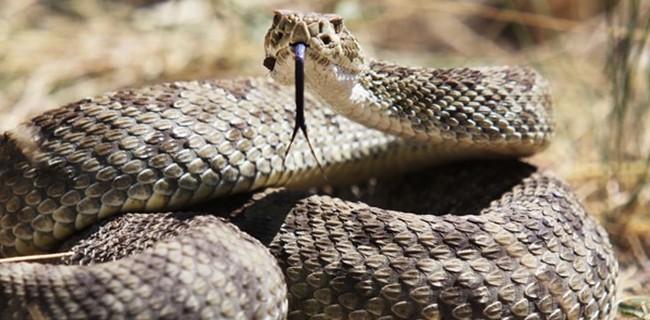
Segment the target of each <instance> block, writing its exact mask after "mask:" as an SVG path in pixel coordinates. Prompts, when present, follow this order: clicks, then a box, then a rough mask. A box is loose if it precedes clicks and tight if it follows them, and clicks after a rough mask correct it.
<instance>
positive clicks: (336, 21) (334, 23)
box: [330, 17, 343, 33]
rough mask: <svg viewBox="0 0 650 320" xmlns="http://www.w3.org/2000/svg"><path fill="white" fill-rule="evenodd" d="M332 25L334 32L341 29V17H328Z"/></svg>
mask: <svg viewBox="0 0 650 320" xmlns="http://www.w3.org/2000/svg"><path fill="white" fill-rule="evenodd" d="M330 23H331V24H332V27H334V32H336V33H339V32H341V30H342V29H343V19H342V18H340V17H336V18H332V19H330Z"/></svg>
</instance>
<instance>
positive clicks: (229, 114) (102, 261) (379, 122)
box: [0, 11, 617, 319]
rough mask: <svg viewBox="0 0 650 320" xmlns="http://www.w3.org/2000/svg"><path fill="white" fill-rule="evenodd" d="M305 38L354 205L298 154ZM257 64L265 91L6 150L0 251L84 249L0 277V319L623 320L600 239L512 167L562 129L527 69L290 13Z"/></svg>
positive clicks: (72, 130) (51, 131)
mask: <svg viewBox="0 0 650 320" xmlns="http://www.w3.org/2000/svg"><path fill="white" fill-rule="evenodd" d="M296 43H304V44H305V45H306V47H307V51H306V58H305V84H306V87H307V89H308V92H307V95H306V97H305V99H306V100H305V106H306V112H307V117H306V118H307V119H306V121H307V123H306V124H307V127H308V128H309V130H310V136H311V142H312V145H313V146H314V149H315V150H314V151H315V153H316V154H317V155H318V156H319V157H320V163H321V164H322V165H323V171H324V173H325V175H326V176H327V178H328V181H327V182H329V183H330V184H331V185H335V186H336V185H343V184H347V183H358V184H357V185H356V186H355V187H353V188H350V187H338V188H334V189H332V190H330V193H331V194H330V195H319V193H313V192H312V191H309V190H308V189H307V188H308V187H309V186H318V185H323V184H324V183H325V182H324V181H323V175H322V173H321V171H319V170H318V167H317V163H316V161H315V160H314V158H313V157H312V156H311V153H310V151H309V149H308V148H307V143H306V140H305V139H304V138H302V137H299V138H298V139H296V141H295V142H294V145H293V146H294V147H292V150H291V152H287V145H288V142H289V141H288V140H289V137H290V133H291V130H292V127H293V122H294V112H293V104H294V99H293V96H292V92H291V90H290V87H288V86H286V85H287V84H289V85H291V84H293V80H294V78H293V71H294V68H293V64H292V61H293V58H294V55H293V51H292V48H293V46H294V45H295V44H296ZM265 50H266V59H265V61H264V65H265V66H266V67H267V68H269V70H270V75H271V78H272V79H271V78H240V79H229V80H214V81H192V82H174V83H166V84H159V85H153V86H149V87H143V88H138V89H124V90H120V91H116V92H112V93H108V94H105V95H100V96H96V97H93V98H87V99H83V100H81V101H79V102H76V103H72V104H69V105H67V106H64V107H62V108H59V109H55V110H52V111H49V112H46V113H44V114H42V115H40V116H37V117H35V118H33V119H32V120H31V121H29V122H26V123H24V124H22V125H20V126H18V127H17V128H16V129H13V130H10V131H8V132H6V133H5V134H4V135H3V136H2V138H1V140H0V160H1V163H0V168H1V169H0V253H1V255H2V256H4V257H12V256H19V255H26V254H34V253H44V252H52V251H56V250H62V251H70V252H72V253H73V254H72V256H70V257H67V258H65V259H63V260H65V261H64V262H66V263H67V264H70V265H59V264H39V263H27V262H19V263H8V262H7V263H0V318H2V319H5V318H9V319H11V318H24V317H32V318H36V319H43V318H54V319H62V318H80V319H83V318H93V319H95V318H136V317H137V318H141V319H145V318H166V319H179V318H183V319H190V318H203V319H215V318H224V319H235V318H236V319H280V318H289V319H605V318H607V317H609V316H611V314H612V313H613V311H614V309H615V291H616V277H617V262H616V260H615V257H614V255H613V250H612V246H611V244H610V242H609V240H608V237H607V234H606V233H605V231H604V230H603V228H602V227H600V226H599V225H598V224H597V222H596V221H595V220H594V219H593V218H591V217H589V216H588V215H587V213H586V212H585V211H584V209H583V207H582V205H581V203H580V201H579V200H578V199H577V197H576V196H575V195H574V194H573V192H572V191H571V190H570V189H569V188H568V187H567V186H566V185H565V184H564V183H563V182H561V181H559V180H558V179H556V178H554V177H553V176H551V175H548V174H546V173H544V172H542V171H540V170H539V169H537V168H535V167H534V166H532V165H529V164H526V163H524V162H521V161H519V160H514V158H518V157H523V156H527V155H530V154H532V153H535V152H538V151H540V150H542V149H543V148H544V147H546V146H547V145H548V143H549V139H550V136H551V133H552V129H553V125H552V121H551V106H550V97H549V94H548V90H547V88H546V84H545V81H544V79H542V78H541V77H540V76H539V75H538V74H537V73H536V72H535V71H533V70H531V69H530V68H526V67H480V68H452V69H429V68H413V67H404V66H399V65H395V64H392V63H388V62H381V61H375V60H370V59H368V58H367V57H365V55H364V54H363V51H362V49H361V47H360V46H359V44H358V42H357V41H356V39H355V38H354V37H353V36H352V35H351V34H350V32H349V31H348V30H347V28H346V27H345V26H344V25H343V21H342V19H341V18H340V17H338V16H336V15H332V14H317V13H301V12H294V11H276V12H275V16H274V20H273V24H272V26H271V28H270V30H269V31H268V33H267V35H266V38H265ZM326 106H329V108H328V107H326ZM348 118H349V119H352V120H354V122H353V121H351V120H348ZM366 126H367V127H370V128H375V129H379V130H374V129H368V128H366ZM285 156H286V161H283V160H285V159H284V157H285ZM479 158H481V159H483V160H480V159H479ZM507 158H510V159H512V160H508V159H507ZM452 160H454V161H453V162H450V161H452ZM443 163H447V164H443ZM432 164H438V165H439V166H437V167H434V168H429V167H431V165H432ZM427 168H429V169H427ZM406 172H412V173H406ZM372 177H377V178H376V179H374V180H368V179H369V178H372ZM292 190H293V191H292ZM321 194H322V193H321ZM345 199H348V200H345ZM207 200H211V201H207ZM179 210H181V211H179ZM164 211H171V212H166V213H163V212H164ZM409 211H410V212H417V213H408V212H409ZM138 212H139V213H138ZM118 213H121V214H118ZM70 237H72V240H68V239H69V238H70ZM79 264H81V266H80V265H79Z"/></svg>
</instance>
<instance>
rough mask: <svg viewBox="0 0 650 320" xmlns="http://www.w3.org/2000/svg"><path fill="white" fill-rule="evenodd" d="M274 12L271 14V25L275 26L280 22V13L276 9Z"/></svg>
mask: <svg viewBox="0 0 650 320" xmlns="http://www.w3.org/2000/svg"><path fill="white" fill-rule="evenodd" d="M274 13H275V15H273V25H272V27H275V26H277V25H278V23H280V20H281V19H282V13H280V12H278V11H276V12H274Z"/></svg>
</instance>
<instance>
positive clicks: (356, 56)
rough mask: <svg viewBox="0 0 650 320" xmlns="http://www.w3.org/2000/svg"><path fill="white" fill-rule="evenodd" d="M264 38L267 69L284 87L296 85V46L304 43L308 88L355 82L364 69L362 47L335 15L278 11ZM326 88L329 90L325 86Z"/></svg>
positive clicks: (341, 19) (341, 20) (275, 12)
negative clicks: (352, 80)
mask: <svg viewBox="0 0 650 320" xmlns="http://www.w3.org/2000/svg"><path fill="white" fill-rule="evenodd" d="M274 14H275V16H274V17H273V24H272V25H271V28H270V29H269V31H268V32H267V33H266V36H265V37H264V49H265V52H266V58H265V59H264V66H265V67H266V68H267V69H269V71H270V72H271V76H272V77H273V78H274V79H275V80H277V81H279V82H280V83H282V84H285V85H290V84H293V81H294V69H293V68H294V64H293V58H294V53H293V51H294V50H293V46H294V45H295V44H297V43H304V44H305V45H306V46H307V50H306V57H305V79H306V83H307V85H308V86H312V87H313V86H314V85H319V86H322V85H323V84H322V82H323V81H331V80H333V81H341V80H342V79H346V78H354V77H355V76H356V75H357V74H358V73H359V72H361V70H363V69H364V68H365V67H366V66H365V59H364V54H363V50H362V49H361V46H360V45H359V43H358V42H357V40H356V39H355V38H354V36H353V35H352V34H351V33H350V32H349V31H348V30H347V28H346V27H345V25H344V24H343V18H341V17H340V16H338V15H335V14H322V13H314V12H298V11H292V10H275V11H274ZM325 87H327V86H325Z"/></svg>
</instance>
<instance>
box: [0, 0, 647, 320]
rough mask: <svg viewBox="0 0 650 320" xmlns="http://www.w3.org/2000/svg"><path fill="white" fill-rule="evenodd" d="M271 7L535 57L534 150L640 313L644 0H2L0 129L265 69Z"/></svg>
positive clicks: (440, 54)
mask: <svg viewBox="0 0 650 320" xmlns="http://www.w3.org/2000/svg"><path fill="white" fill-rule="evenodd" d="M275 8H292V9H301V10H310V11H321V12H336V13H338V14H340V15H343V16H344V17H345V21H346V24H347V26H348V28H349V29H350V30H351V31H352V32H353V33H354V34H355V35H356V36H357V38H358V39H359V40H360V42H361V43H362V45H363V47H364V49H365V51H366V53H367V54H368V55H371V56H374V57H377V58H380V59H384V60H392V61H395V62H399V63H403V64H407V65H417V66H429V67H454V66H477V65H498V64H528V65H532V66H534V67H535V68H537V69H538V70H539V71H540V72H541V73H543V74H544V75H545V76H546V77H547V78H548V79H549V81H550V83H551V84H552V89H553V93H554V96H555V116H556V119H557V135H556V137H555V141H554V143H553V144H552V145H551V147H550V148H549V149H548V150H547V151H545V152H544V153H542V154H540V155H537V156H535V157H533V159H531V161H532V162H533V163H535V164H537V165H539V166H541V167H543V168H548V169H549V170H552V171H554V172H555V173H556V174H557V175H558V176H560V177H561V178H563V179H564V180H567V181H568V182H569V183H570V184H571V185H572V186H573V187H574V188H575V190H576V191H577V192H578V194H579V195H580V197H581V198H582V199H584V202H585V205H586V206H587V208H588V210H589V211H590V212H591V213H592V214H594V215H595V216H597V217H598V219H599V220H600V221H601V222H602V223H603V225H604V226H605V227H606V228H607V230H608V231H609V233H610V235H611V237H612V240H613V241H614V243H615V245H616V247H617V252H618V254H619V257H620V261H621V265H622V271H621V274H620V278H621V282H622V284H621V287H622V290H623V292H622V294H621V295H620V297H621V304H620V308H619V314H620V316H621V317H625V318H630V319H650V315H649V314H648V310H650V259H649V258H648V255H649V254H650V184H649V183H648V181H650V176H649V173H650V170H649V167H650V114H649V112H648V110H649V109H650V45H649V44H648V39H649V34H650V1H647V0H620V1H614V0H610V1H608V0H602V1H596V0H572V1H564V0H528V1H526V0H463V1H442V0H440V1H415V0H373V1H370V0H319V1H288V0H286V1H280V0H265V1H262V0H247V1H232V0H230V1H228V0H166V1H163V0H122V1H118V0H113V1H109V0H103V1H101V0H50V1H45V0H42V1H37V0H0V119H1V121H0V130H1V131H4V130H6V129H8V128H11V127H13V126H15V125H16V124H17V123H19V122H21V121H24V120H26V119H28V118H30V117H32V116H34V115H37V114H38V113H40V112H42V111H43V110H46V109H51V108H55V107H57V106H61V105H63V104H65V103H69V102H73V101H76V100H79V99H81V98H84V97H87V96H92V95H96V94H99V93H102V92H105V91H111V90H115V89H119V88H123V87H127V86H140V85H146V84H148V83H157V82H163V81H175V80H188V79H207V78H217V77H219V78H224V77H225V78H229V77H240V76H265V75H266V71H265V69H264V68H263V67H262V60H263V58H264V53H263V49H262V38H263V36H264V33H265V32H266V30H267V29H268V27H269V26H270V21H271V18H272V9H275Z"/></svg>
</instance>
